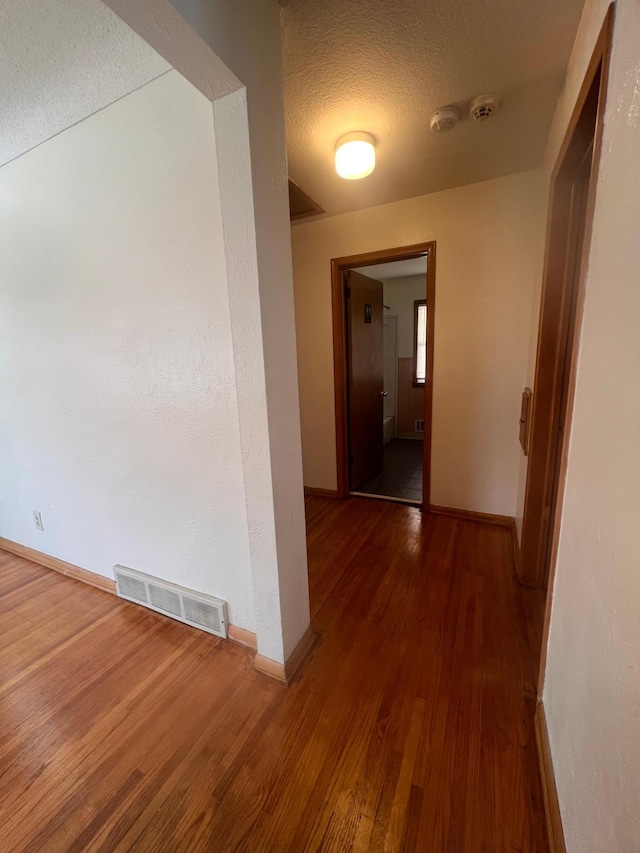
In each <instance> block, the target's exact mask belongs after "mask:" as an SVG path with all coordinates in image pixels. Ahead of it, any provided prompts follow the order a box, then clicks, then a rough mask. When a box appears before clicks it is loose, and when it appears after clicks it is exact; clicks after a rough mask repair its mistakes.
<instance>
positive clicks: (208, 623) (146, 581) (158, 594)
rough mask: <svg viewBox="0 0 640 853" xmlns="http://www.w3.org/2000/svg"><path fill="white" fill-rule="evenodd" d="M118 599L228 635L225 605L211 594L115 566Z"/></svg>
mask: <svg viewBox="0 0 640 853" xmlns="http://www.w3.org/2000/svg"><path fill="white" fill-rule="evenodd" d="M113 572H114V575H115V579H116V590H117V592H118V595H119V596H120V598H126V599H127V601H133V602H134V603H135V604H142V605H144V606H145V607H149V608H151V610H156V611H157V612H158V613H163V614H164V615H165V616H170V617H171V618H172V619H177V620H178V621H179V622H184V623H185V624H187V625H193V627H194V628H201V629H202V630H203V631H208V632H209V634H215V635H216V636H217V637H226V636H227V624H228V623H227V603H226V602H225V601H222V600H221V599H219V598H214V597H213V596H212V595H205V594H204V593H201V592H194V591H193V590H191V589H186V588H185V587H183V586H178V585H177V584H174V583H169V581H163V580H161V579H160V578H154V577H152V576H151V575H146V574H144V572H138V571H136V570H135V569H128V568H127V567H126V566H114V567H113Z"/></svg>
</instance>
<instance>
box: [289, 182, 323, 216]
mask: <svg viewBox="0 0 640 853" xmlns="http://www.w3.org/2000/svg"><path fill="white" fill-rule="evenodd" d="M324 212H325V210H324V208H323V207H321V206H320V205H319V204H318V202H317V201H314V200H313V199H312V198H311V196H309V195H307V194H306V192H305V191H304V190H302V189H300V187H299V186H298V185H297V184H296V182H295V181H292V180H291V178H289V218H290V219H291V220H294V219H304V218H305V217H307V216H317V215H318V214H319V213H324Z"/></svg>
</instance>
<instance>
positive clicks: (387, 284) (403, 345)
mask: <svg viewBox="0 0 640 853" xmlns="http://www.w3.org/2000/svg"><path fill="white" fill-rule="evenodd" d="M371 269H372V270H373V272H372V273H371V275H372V277H373V278H375V267H371ZM382 284H383V286H384V304H385V305H388V306H389V307H390V309H391V310H390V311H385V314H397V315H398V358H413V346H414V340H415V329H414V323H415V301H416V300H417V299H426V295H427V276H426V274H425V275H409V276H403V277H402V278H392V279H388V280H385V279H382Z"/></svg>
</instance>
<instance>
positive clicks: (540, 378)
mask: <svg viewBox="0 0 640 853" xmlns="http://www.w3.org/2000/svg"><path fill="white" fill-rule="evenodd" d="M614 7H615V4H614V3H612V4H611V5H610V6H609V8H608V10H607V13H606V16H605V19H604V22H603V25H602V29H601V31H600V34H599V36H598V39H597V41H596V44H595V47H594V50H593V54H592V56H591V60H590V62H589V65H588V67H587V70H586V73H585V77H584V80H583V82H582V86H581V88H580V93H579V95H578V98H577V100H576V104H575V106H574V109H573V112H572V115H571V120H570V122H569V126H568V128H567V131H566V133H565V136H564V139H563V142H562V145H561V147H560V152H559V154H558V158H557V160H556V164H555V167H554V170H553V173H552V176H551V195H550V199H549V211H548V218H547V238H546V250H545V261H544V279H543V288H542V296H541V303H540V321H539V327H538V345H537V354H536V374H535V383H534V396H533V412H532V432H531V445H530V447H531V450H530V455H529V465H528V469H527V484H526V491H525V506H524V518H523V529H522V547H521V551H520V567H519V572H520V580H521V581H522V582H523V583H525V584H527V585H531V586H537V587H544V586H545V580H546V586H547V600H546V610H545V617H544V627H543V635H542V649H541V658H540V670H539V677H538V698H539V699H540V698H541V696H542V690H543V685H544V675H545V667H546V654H547V643H548V635H549V624H550V618H551V606H552V598H553V584H554V578H555V571H556V561H557V555H558V543H559V535H560V524H561V514H562V503H563V498H564V489H565V482H566V472H567V459H568V449H569V440H570V433H571V420H572V415H573V406H574V398H575V384H576V367H577V354H578V348H579V343H580V330H581V327H582V315H583V309H584V296H585V279H586V272H587V267H588V261H589V251H590V245H591V232H592V226H593V214H594V208H595V200H596V192H597V183H598V168H599V162H600V152H601V148H602V132H603V123H604V112H605V107H606V97H607V84H608V79H609V64H610V56H611V40H612V34H613V21H614ZM598 75H599V80H598V92H597V107H596V119H595V127H594V129H593V150H592V155H591V172H590V179H589V192H588V196H587V204H586V214H585V222H584V236H583V241H582V250H581V255H580V258H579V259H578V261H577V263H578V276H577V281H576V282H575V285H574V284H573V282H572V281H569V276H568V275H567V270H566V264H565V262H564V261H565V259H566V258H562V257H561V256H560V254H559V253H556V248H555V243H554V239H553V237H554V226H555V225H556V222H557V220H556V219H555V217H556V216H558V210H559V209H560V215H562V210H561V207H562V198H561V193H562V191H563V189H564V187H563V184H562V175H563V169H564V168H565V167H566V166H567V165H568V164H569V162H570V158H571V156H572V154H573V153H574V150H575V142H576V140H578V139H579V138H580V133H581V124H580V123H581V119H582V116H583V112H584V110H585V107H587V104H588V100H589V97H590V95H591V96H593V95H592V88H593V87H594V84H595V83H596V81H597V78H598ZM565 254H566V253H565ZM559 282H560V287H561V288H562V289H563V290H562V293H563V295H562V306H561V311H558V307H557V305H555V306H554V305H553V304H552V303H553V301H554V300H553V296H552V295H551V296H550V294H552V293H553V290H554V287H555V289H556V292H557V288H558V283H559ZM573 286H575V287H577V292H576V303H575V305H576V307H575V317H574V321H573V333H572V342H571V347H570V350H569V353H568V361H567V365H566V368H565V369H566V371H567V377H568V378H567V393H566V398H565V402H564V406H563V411H562V412H559V411H558V405H559V388H558V387H557V386H558V378H559V373H558V371H559V364H560V358H561V356H560V353H559V350H558V346H559V343H560V334H561V324H562V320H563V317H564V314H563V312H564V311H565V310H566V308H565V303H566V301H567V300H566V297H567V295H568V294H569V292H570V289H571V288H572V287H573ZM556 300H557V295H556ZM552 311H555V312H556V314H557V316H553V315H552ZM554 346H555V350H554V349H553V347H554ZM550 353H551V354H552V355H551V356H550ZM541 356H542V357H541ZM545 359H546V367H545ZM550 359H551V363H552V367H553V369H552V370H550V369H549V360H550ZM560 418H562V421H560V420H559V419H560ZM560 422H562V423H564V425H565V428H564V432H563V434H562V439H561V444H560V448H559V452H558V454H557V455H555V450H553V448H554V447H556V446H557V445H554V441H557V425H558V423H560ZM554 430H555V432H554ZM556 465H557V491H556V496H555V502H554V506H552V507H551V513H552V514H553V522H551V517H550V515H548V514H547V513H548V510H547V509H546V507H547V505H549V506H550V504H548V502H549V501H550V500H551V497H552V495H553V488H554V481H555V472H556ZM545 516H546V517H545ZM547 570H548V576H547V577H546V578H545V575H547Z"/></svg>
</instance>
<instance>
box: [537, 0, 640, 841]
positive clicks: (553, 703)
mask: <svg viewBox="0 0 640 853" xmlns="http://www.w3.org/2000/svg"><path fill="white" fill-rule="evenodd" d="M616 6H617V8H616V24H615V31H614V40H613V54H612V61H611V77H610V81H609V95H608V101H607V108H606V113H605V122H604V138H603V145H602V154H601V161H600V175H599V182H598V188H597V196H596V206H595V216H594V222H593V234H592V244H591V252H590V257H589V267H588V273H587V279H586V297H585V305H584V319H583V327H582V334H581V338H580V351H579V361H578V370H577V384H576V394H575V408H574V415H573V423H572V426H571V438H570V448H569V459H568V469H567V480H566V490H565V497H564V504H563V510H562V524H561V532H560V543H559V552H558V561H557V569H556V578H555V585H554V596H553V608H552V615H551V629H550V636H549V646H548V660H547V675H546V681H545V686H544V705H545V710H546V716H547V721H548V727H549V736H550V742H551V752H552V756H553V763H554V768H555V775H556V782H557V785H558V794H559V798H560V807H561V810H562V818H563V824H564V832H565V837H566V841H567V850H568V851H569V853H603V851H606V853H635V851H637V850H640V809H639V804H640V666H639V664H638V657H639V650H640V619H639V618H638V613H639V611H640V569H639V561H638V555H639V554H640V524H639V523H638V515H639V495H640V451H639V447H640V384H639V383H638V376H639V375H640V336H639V335H638V318H639V317H640V288H639V287H638V270H639V269H640V241H639V240H638V224H639V223H640V172H639V171H638V163H640V59H639V53H638V45H639V44H640V3H639V2H638V0H618V3H617V4H616ZM606 8H607V4H606V3H605V2H603V0H589V1H588V2H587V5H586V7H585V11H584V15H583V20H582V24H581V27H580V30H579V33H578V37H577V40H576V45H575V48H574V52H573V55H572V59H571V64H570V68H569V75H568V80H567V86H566V88H565V91H564V93H563V96H562V98H561V100H560V103H559V106H558V111H557V113H556V118H555V121H554V125H553V128H552V135H551V139H550V160H551V161H553V160H555V157H556V155H557V150H558V145H559V142H560V140H561V139H562V137H563V135H564V132H565V129H566V127H567V122H568V118H569V116H570V114H571V111H572V109H573V105H574V103H575V100H576V96H577V92H578V89H579V86H580V83H581V81H582V78H583V76H584V72H585V69H586V66H587V63H588V61H589V58H590V56H591V53H592V49H593V45H594V42H595V39H596V37H597V34H598V31H599V29H600V26H601V24H602V20H603V18H604V14H605V12H606Z"/></svg>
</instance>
